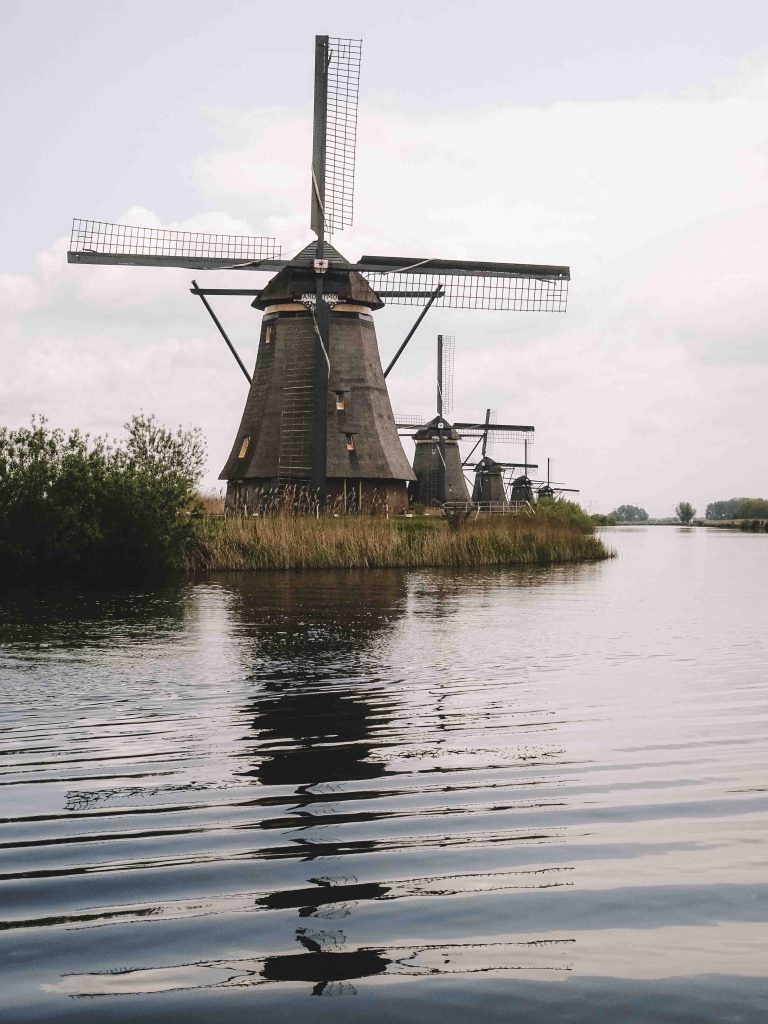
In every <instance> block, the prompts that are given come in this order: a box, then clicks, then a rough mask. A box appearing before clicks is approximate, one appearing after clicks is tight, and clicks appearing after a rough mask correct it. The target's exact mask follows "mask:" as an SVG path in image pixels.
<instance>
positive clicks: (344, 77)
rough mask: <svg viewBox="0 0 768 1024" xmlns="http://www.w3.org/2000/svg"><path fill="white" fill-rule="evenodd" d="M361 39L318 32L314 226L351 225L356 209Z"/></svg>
mask: <svg viewBox="0 0 768 1024" xmlns="http://www.w3.org/2000/svg"><path fill="white" fill-rule="evenodd" d="M362 45H363V44H362V40H361V39H339V38H336V37H334V36H317V38H316V40H315V114H314V132H313V144H312V218H311V226H312V230H313V231H315V232H316V233H317V235H318V236H320V235H323V234H325V232H328V234H332V233H333V232H334V231H341V230H342V228H347V227H350V226H351V224H352V217H353V212H354V189H355V146H356V142H357V100H358V91H359V87H360V57H361V51H362Z"/></svg>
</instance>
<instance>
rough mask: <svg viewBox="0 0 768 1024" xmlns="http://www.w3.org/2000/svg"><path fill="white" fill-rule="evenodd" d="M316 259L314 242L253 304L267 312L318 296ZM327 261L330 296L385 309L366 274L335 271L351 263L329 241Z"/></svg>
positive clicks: (326, 286) (327, 283) (324, 250)
mask: <svg viewBox="0 0 768 1024" xmlns="http://www.w3.org/2000/svg"><path fill="white" fill-rule="evenodd" d="M316 258H317V242H310V244H309V245H307V246H305V247H304V248H303V249H302V250H301V252H299V253H297V254H296V255H295V256H294V257H293V259H292V260H291V262H290V263H289V264H288V266H287V267H284V268H283V269H282V270H281V271H280V272H279V273H277V274H275V276H274V277H273V278H272V280H271V281H270V282H269V284H268V285H267V286H266V287H265V288H263V289H262V291H261V293H260V295H259V296H258V297H257V298H256V299H254V301H253V302H252V303H251V305H253V306H255V307H256V309H266V308H267V306H274V305H277V304H278V303H283V302H296V301H298V300H299V299H300V298H301V296H302V295H314V294H315V259H316ZM323 259H326V260H328V261H329V267H328V270H326V271H325V273H324V275H323V277H324V288H323V290H324V291H325V293H326V294H329V295H337V296H338V297H339V301H341V302H349V303H352V304H354V305H359V306H368V308H369V309H381V308H382V306H383V305H384V303H383V302H382V301H381V299H380V298H379V296H378V295H377V294H376V292H375V291H374V290H373V288H371V286H370V285H369V284H368V282H367V281H366V279H365V278H364V277H363V275H362V274H359V273H358V272H357V271H356V270H335V269H334V263H342V264H345V263H347V260H346V259H345V258H344V257H343V256H342V255H341V253H340V252H338V250H337V249H334V247H333V246H332V245H329V244H328V243H327V242H326V243H325V245H324V248H323Z"/></svg>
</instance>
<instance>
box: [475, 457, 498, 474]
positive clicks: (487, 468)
mask: <svg viewBox="0 0 768 1024" xmlns="http://www.w3.org/2000/svg"><path fill="white" fill-rule="evenodd" d="M475 472H476V473H499V474H501V466H500V465H499V463H498V462H496V460H495V459H490V458H489V457H488V456H487V455H484V456H483V457H482V459H480V461H479V462H478V464H477V465H476V466H475Z"/></svg>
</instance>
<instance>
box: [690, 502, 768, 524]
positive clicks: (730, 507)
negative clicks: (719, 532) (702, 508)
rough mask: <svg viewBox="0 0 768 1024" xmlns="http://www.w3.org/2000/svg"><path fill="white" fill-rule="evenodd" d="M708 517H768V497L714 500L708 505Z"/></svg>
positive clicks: (715, 518)
mask: <svg viewBox="0 0 768 1024" xmlns="http://www.w3.org/2000/svg"><path fill="white" fill-rule="evenodd" d="M705 515H706V518H707V519H714V520H721V521H722V520H723V519H768V499H766V498H728V499H727V500H726V501H712V502H710V504H709V505H707V510H706V513H705Z"/></svg>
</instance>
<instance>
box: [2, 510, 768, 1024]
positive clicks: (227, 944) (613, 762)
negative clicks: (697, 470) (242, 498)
mask: <svg viewBox="0 0 768 1024" xmlns="http://www.w3.org/2000/svg"><path fill="white" fill-rule="evenodd" d="M675 536H676V534H675V533H674V531H670V532H669V533H665V532H664V531H663V530H656V531H653V530H647V531H629V532H626V531H625V532H624V533H621V534H619V535H618V538H619V539H620V540H621V543H622V544H623V545H625V550H624V552H623V554H622V557H621V558H620V559H618V560H617V561H616V562H614V563H611V564H610V565H600V566H586V567H576V566H571V567H565V568H563V569H556V570H544V571H542V570H523V571H520V572H506V571H483V572H478V573H475V574H472V573H462V574H454V573H452V572H447V571H436V572H433V571H424V572H416V573H398V572H392V573H389V572H381V573H379V572H375V573H358V572H351V573H329V574H325V573H307V574H303V575H288V574H286V575H279V574H276V575H274V576H270V577H267V576H261V577H260V576H258V575H242V576H234V575H233V576H226V577H225V576H222V577H220V578H218V579H214V580H211V581H208V582H206V583H201V584H194V585H189V584H187V583H184V582H179V583H178V584H177V585H175V586H170V587H168V588H166V590H165V591H163V592H157V593H154V592H153V593H149V594H143V595H91V596H89V597H87V596H84V595H71V603H69V602H70V598H69V597H67V596H66V595H63V594H62V593H61V592H60V593H58V594H57V595H54V596H53V597H51V596H50V595H49V596H46V595H38V596H37V597H32V598H30V597H29V596H28V595H27V596H25V597H23V598H22V597H21V596H19V595H17V596H16V597H11V598H8V597H6V598H2V599H0V629H2V630H3V634H4V636H3V639H4V640H5V643H4V644H3V645H2V646H1V647H0V695H1V696H2V703H1V704H0V757H1V758H2V775H1V776H0V817H1V818H2V831H1V832H0V896H1V897H2V910H1V911H0V958H2V959H3V962H4V963H5V964H7V965H9V966H8V969H6V972H5V978H4V982H5V987H4V991H3V1004H4V1005H3V1008H2V1011H0V1017H2V1014H3V1012H4V1013H5V1018H3V1019H6V1018H7V1019H8V1020H12V1021H13V1022H14V1024H27V1022H31V1021H35V1022H38V1021H46V1024H48V1022H56V1021H58V1020H62V1021H65V1020H67V1021H71V1020H77V1021H78V1024H80V1022H81V1021H83V1022H94V1021H98V1022H99V1024H100V1022H101V1021H103V1019H104V1016H105V1013H107V1010H106V1009H105V1007H108V1016H109V1019H110V1021H114V1022H122V1021H129V1020H130V1021H135V1020H144V1019H146V1020H152V1021H153V1024H155V1022H169V1021H172V1020H173V1021H175V1020H184V1021H185V1022H187V1024H198V1022H202V1021H205V1022H206V1024H207V1022H209V1021H210V1020H211V1019H216V1017H217V1016H218V1017H220V1018H221V1020H227V1021H228V1022H229V1021H230V1020H231V1021H233V1022H235V1021H237V1022H239V1021H241V1020H242V1021H245V1020H251V1019H254V1015H255V1016H256V1017H259V1018H263V1019H265V1020H269V1021H270V1024H272V1021H275V1022H277V1021H280V1022H282V1021H287V1020H289V1019H295V1017H296V1015H297V1014H299V1013H301V1012H304V1013H306V1009H307V1008H308V1004H307V1002H306V999H307V997H308V996H309V995H311V994H312V993H314V994H315V995H322V996H325V997H327V996H329V995H354V994H356V995H357V998H356V999H354V1000H348V1001H346V1002H344V1001H342V1002H341V1003H340V1004H338V1009H333V1004H332V1003H330V1002H329V1001H328V1000H327V999H313V1000H312V1003H311V1004H309V1006H311V1009H312V1014H313V1019H317V1020H319V1021H325V1020H331V1019H332V1020H333V1022H334V1024H336V1018H337V1016H338V1015H344V1014H347V1019H349V1020H358V1019H360V1018H364V1017H365V1016H370V1017H372V1018H373V1019H378V1020H383V1019H386V1020H387V1021H390V1020H398V1021H400V1020H405V1021H411V1020H422V1019H424V1008H425V1006H427V1005H428V1006H430V1007H432V1009H431V1010H430V1011H429V1012H432V1013H433V1014H434V1015H435V1016H439V1017H441V1019H442V1020H444V1021H454V1020H459V1019H463V1018H464V1017H466V1015H467V1013H475V1015H476V1016H478V1017H482V1018H483V1019H484V1020H486V1019H487V1020H489V1021H490V1020H494V1021H501V1020H505V1019H508V1017H509V1013H510V1010H509V1007H510V1005H512V1004H510V1002H509V1000H510V998H513V999H514V1000H515V1002H514V1007H515V1012H517V1010H518V1007H519V1006H522V1005H523V1004H522V1002H520V1001H521V1000H523V997H525V999H526V1000H527V1002H526V1003H525V1006H526V1007H527V1008H528V1009H527V1015H526V1013H524V1012H523V1011H522V1010H521V1011H520V1013H519V1016H520V1017H521V1019H544V1018H547V1019H550V1018H551V1019H552V1020H558V1021H560V1020H562V1021H565V1020H568V1021H576V1022H578V1024H582V1022H586V1021H587V1020H589V1021H590V1024H591V1021H592V1020H593V1019H594V1018H595V1015H596V1014H595V1012H593V1010H595V1007H597V1008H601V1010H602V1015H603V1016H605V1017H606V1019H616V1020H620V1019H625V1018H626V1017H627V1016H628V1013H627V1012H625V1011H626V1006H625V1005H623V1004H622V1003H621V998H620V997H619V995H618V994H617V993H618V992H619V987H618V986H619V985H623V986H624V989H622V991H629V990H631V993H632V997H631V1000H630V1002H631V1001H632V1000H634V1002H635V1004H636V1005H640V1004H638V1002H637V998H638V997H637V993H638V992H639V991H640V989H639V988H638V986H640V984H641V983H643V984H645V983H648V984H651V983H653V984H656V983H658V984H661V983H662V982H663V984H665V985H666V986H667V988H666V989H665V990H664V991H665V992H666V995H664V994H662V995H657V997H656V998H657V1011H651V1010H648V1006H649V1005H650V1004H646V1003H643V1004H642V1013H643V1014H644V1018H643V1019H648V1020H650V1021H653V1022H654V1024H655V1022H656V1021H666V1020H667V1019H676V1018H677V1017H680V1018H681V1019H686V1020H707V1019H708V1017H707V1013H710V1011H708V1010H706V1008H705V1007H704V1002H705V999H704V996H703V995H701V996H700V997H699V996H698V995H697V994H696V993H697V992H699V991H700V992H702V993H704V992H705V991H706V992H707V999H708V1000H709V1001H710V1002H712V997H713V994H714V996H715V1003H713V1005H715V1004H716V1005H718V1006H723V1007H725V1009H726V1010H727V1012H729V1013H730V1012H731V1011H732V1010H733V1013H734V1014H737V1013H739V1014H741V1018H742V1019H743V1020H745V1021H746V1020H751V1019H758V1016H756V1014H757V1010H756V1007H757V1006H758V1004H759V998H762V997H761V996H759V994H758V987H759V985H761V984H764V983H763V981H762V979H763V975H764V963H763V953H762V950H763V937H764V929H765V920H764V918H765V914H764V911H763V910H762V909H761V908H762V906H763V904H762V903H761V896H762V894H763V890H764V887H765V886H764V881H763V877H762V869H761V867H760V863H761V861H760V856H759V854H760V853H761V852H762V851H763V850H764V845H763V844H764V834H763V833H762V832H761V831H760V824H759V823H760V822H761V821H762V820H763V818H764V814H765V809H766V791H765V785H764V779H763V774H764V752H763V736H764V732H765V725H766V720H765V706H764V681H763V675H762V671H763V670H762V666H763V665H764V663H765V660H766V655H768V640H766V638H765V633H764V631H763V630H762V615H761V613H760V608H761V603H760V597H761V595H762V594H764V581H765V579H767V578H768V571H765V570H766V569H768V565H765V566H762V567H761V563H760V562H759V551H762V550H763V548H759V549H758V548H757V547H756V546H755V544H754V541H755V538H753V537H749V536H743V537H724V538H713V537H709V538H706V537H705V536H704V532H703V531H700V532H699V534H697V537H694V538H693V539H692V540H691V537H690V536H686V539H685V543H684V544H679V545H678V546H674V545H675V544H676V543H677V542H676V541H674V538H675ZM665 538H670V540H665ZM759 540H760V541H761V542H762V540H763V538H759ZM745 542H746V543H749V544H750V546H749V550H748V553H747V554H745V556H744V559H743V561H742V562H741V563H739V562H738V556H737V553H738V551H741V550H745V549H743V548H741V547H739V546H738V545H739V544H744V543H745ZM750 542H751V543H750ZM702 544H703V545H709V547H706V549H705V553H704V554H702V551H703V550H704V549H702V548H701V547H699V548H697V547H696V545H702ZM627 545H628V547H627ZM632 545H635V547H632ZM665 545H666V547H665ZM712 545H716V546H715V547H712ZM723 545H728V549H727V558H726V561H725V562H723V561H718V557H719V556H718V555H717V552H718V551H720V550H725V549H724V548H723V547H722V546H723ZM765 550H768V547H767V548H766V549H765ZM633 552H634V553H633ZM654 552H656V554H654ZM707 552H708V554H707ZM654 559H655V561H654ZM697 559H698V561H697ZM707 559H709V561H708V560H707ZM734 564H738V565H740V569H739V572H740V573H741V575H740V576H739V578H738V583H736V582H734V583H733V584H732V585H730V584H729V582H728V581H729V579H730V578H731V576H729V573H730V574H731V575H732V574H733V573H734V572H735V570H734V568H733V567H734ZM660 566H661V567H663V572H664V578H665V588H664V590H663V592H660V590H659V587H658V573H659V567H660ZM712 578H717V579H718V581H719V582H718V587H719V593H720V595H721V597H722V601H721V603H720V605H719V606H717V607H715V606H710V605H709V604H707V603H702V602H701V601H700V600H699V597H698V595H699V594H700V593H701V591H702V587H704V586H705V585H706V581H707V580H710V579H712ZM642 595H645V598H642ZM641 598H642V599H641ZM742 599H743V600H742ZM722 602H725V604H724V603H722ZM731 608H733V609H735V610H734V611H731ZM725 975H731V976H732V977H733V978H735V979H736V980H737V981H738V982H739V983H740V985H741V987H740V988H738V986H736V987H735V988H733V989H730V988H729V989H728V999H726V998H725V996H724V995H723V993H725V991H726V989H725V988H724V987H723V985H724V983H723V982H722V980H720V981H718V980H717V979H722V978H723V977H724V976H725ZM409 978H410V979H416V983H415V984H409V985H407V986H405V985H404V982H405V981H406V980H407V979H409ZM686 978H687V979H688V981H687V982H686V984H687V985H688V988H686V989H685V998H683V996H682V995H681V994H680V993H681V992H683V988H681V985H682V984H683V981H685V979H686ZM694 978H695V979H696V981H695V986H694V983H693V981H692V980H691V979H694ZM558 979H562V980H563V981H565V984H562V985H560V984H557V982H558ZM566 979H567V980H566ZM665 979H666V980H665ZM681 979H682V980H681ZM707 979H708V980H707ZM713 979H714V980H713ZM735 984H736V983H735V982H734V986H735ZM575 985H582V986H584V985H587V986H591V988H590V990H589V991H590V992H592V994H593V995H595V994H597V996H598V997H599V998H597V999H596V1000H595V999H591V998H587V997H586V996H584V995H583V992H584V991H586V989H584V988H583V987H582V989H576V990H575V989H574V986H575ZM633 986H634V987H633ZM692 986H694V987H695V991H694V987H692ZM707 986H708V987H707ZM627 987H629V988H627ZM737 988H738V991H739V992H741V993H742V995H738V993H737V995H735V996H734V995H733V992H734V991H736V989H737ZM561 990H563V991H565V992H566V993H567V992H570V993H573V992H574V991H579V992H582V995H581V996H579V997H578V998H576V999H574V997H573V995H571V997H570V998H569V997H568V995H567V994H566V995H559V994H558V993H559V992H560V991H561ZM239 993H242V994H243V997H244V998H245V999H246V1000H247V1001H246V1002H238V999H239V998H240V997H239ZM536 993H538V995H537V994H536ZM670 993H672V994H671V995H670ZM675 993H677V995H675ZM82 996H88V997H92V998H77V1001H76V1002H73V1001H72V997H82ZM106 996H109V997H112V998H109V1000H108V1001H107V1000H105V999H103V998H93V997H106ZM116 996H120V998H114V997H116ZM665 1000H666V1001H665ZM675 1000H677V1002H676V1001H675ZM697 1000H698V1001H697ZM718 1000H719V1001H718ZM739 1000H741V1003H740V1002H739ZM555 1006H558V1007H559V1008H560V1009H559V1010H557V1011H555V1010H554V1009H553V1008H554V1007H555ZM681 1006H684V1013H682V1014H681V1013H680V1012H678V1010H679V1009H680V1007H681ZM550 1011H551V1012H550ZM638 1012H640V1010H638ZM750 1015H751V1016H750ZM710 1016H711V1014H710Z"/></svg>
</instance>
